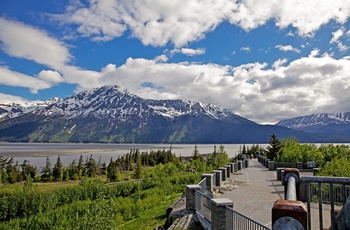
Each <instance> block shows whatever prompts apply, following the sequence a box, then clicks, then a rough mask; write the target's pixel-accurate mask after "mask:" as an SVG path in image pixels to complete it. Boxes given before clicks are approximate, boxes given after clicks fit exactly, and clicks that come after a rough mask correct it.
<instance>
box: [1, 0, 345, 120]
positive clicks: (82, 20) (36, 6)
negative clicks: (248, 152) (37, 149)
mask: <svg viewBox="0 0 350 230" xmlns="http://www.w3.org/2000/svg"><path fill="white" fill-rule="evenodd" d="M349 17H350V2H349V1H343V0H333V1H317V0H309V1H288V0H285V1H284V0H280V1H276V0H264V1H262V0H249V1H248V0H247V1H243V0H242V1H231V0H215V1H213V0H188V1H181V0H172V1H167V0H148V1H146V0H117V1H112V0H99V1H97V0H90V1H76V0H71V1H45V0H35V1H20V0H11V1H10V0H8V1H6V0H5V1H0V103H9V102H17V103H24V102H28V101H33V100H47V99H49V98H52V97H62V98H65V97H68V96H70V95H72V94H74V93H76V92H79V91H82V90H85V89H90V88H94V87H100V86H103V85H119V86H121V87H122V88H125V89H127V90H128V91H130V92H132V93H135V94H136V95H139V96H141V97H144V98H154V99H183V100H191V101H200V102H203V103H212V104H215V105H217V106H219V107H222V108H226V109H230V110H232V111H233V112H235V113H237V114H239V115H241V116H243V117H246V118H248V119H251V120H253V121H256V122H259V123H274V122H277V121H279V120H281V119H286V118H291V117H296V116H301V115H308V114H312V113H322V112H348V111H350V103H349V98H350V81H349V80H350V22H349Z"/></svg>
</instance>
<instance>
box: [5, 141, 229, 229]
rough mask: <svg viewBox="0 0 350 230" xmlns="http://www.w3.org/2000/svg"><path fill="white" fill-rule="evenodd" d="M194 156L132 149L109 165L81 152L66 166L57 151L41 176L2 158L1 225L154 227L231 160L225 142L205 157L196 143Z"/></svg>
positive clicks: (25, 165)
mask: <svg viewBox="0 0 350 230" xmlns="http://www.w3.org/2000/svg"><path fill="white" fill-rule="evenodd" d="M195 155H196V157H195V159H193V160H192V159H185V160H183V159H182V158H181V157H180V158H178V157H176V156H175V155H174V154H173V153H172V149H171V148H170V149H169V150H164V149H163V150H157V151H150V152H139V150H138V149H131V150H130V152H129V153H128V154H126V155H124V156H122V157H119V158H118V159H116V160H113V159H111V160H110V162H109V164H108V166H106V164H105V163H101V162H100V161H99V162H98V163H96V161H95V160H94V159H93V157H92V156H90V157H89V158H87V159H86V160H85V161H84V159H83V157H82V156H80V159H79V161H78V162H76V161H73V162H71V163H69V165H68V166H67V167H66V166H63V165H62V162H61V159H60V157H59V156H58V157H57V160H56V163H55V164H52V163H51V162H50V160H49V158H47V159H46V163H45V165H44V166H43V167H42V168H41V171H40V174H39V175H37V174H38V170H37V168H35V167H33V166H31V165H30V164H29V163H28V162H27V161H25V162H23V164H22V165H19V164H18V162H16V163H14V160H13V158H10V159H7V158H4V157H0V166H1V168H0V172H1V173H0V175H1V176H0V178H1V182H2V183H3V185H2V186H1V187H0V229H137V228H139V226H143V229H154V228H155V227H156V226H159V225H163V224H164V223H165V219H166V216H165V212H166V208H167V207H168V206H169V205H170V204H171V203H173V202H174V201H175V200H176V199H177V198H178V197H180V195H181V194H183V193H184V192H185V186H186V185H187V184H194V183H198V182H199V180H200V175H201V173H202V172H205V171H207V172H210V171H211V170H212V169H213V168H218V167H220V166H223V165H225V164H227V162H228V160H229V159H228V155H227V153H226V151H225V148H224V147H223V146H220V147H219V150H218V151H217V150H216V147H214V152H213V153H211V154H209V155H208V156H207V157H206V158H205V157H203V156H202V155H200V154H199V152H198V149H197V148H196V147H195ZM189 169H193V170H189ZM193 171H195V173H193ZM123 180H128V181H123Z"/></svg>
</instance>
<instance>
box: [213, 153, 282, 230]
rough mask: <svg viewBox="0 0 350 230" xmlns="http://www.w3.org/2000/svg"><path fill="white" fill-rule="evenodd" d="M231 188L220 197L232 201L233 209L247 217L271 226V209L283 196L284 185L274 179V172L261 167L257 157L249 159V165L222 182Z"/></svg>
mask: <svg viewBox="0 0 350 230" xmlns="http://www.w3.org/2000/svg"><path fill="white" fill-rule="evenodd" d="M224 183H225V184H226V185H233V188H234V189H233V190H232V189H230V190H231V191H230V190H227V191H223V194H220V193H219V194H220V195H219V197H220V198H228V199H230V200H232V201H233V202H234V209H235V210H236V211H238V212H240V213H242V214H243V215H246V216H248V217H249V218H251V219H253V220H255V221H257V222H259V223H261V224H263V225H265V226H267V227H269V228H272V225H271V212H272V211H271V210H272V207H273V204H274V202H275V201H276V200H278V199H283V198H284V186H283V185H282V184H281V182H280V181H277V180H276V172H275V171H269V170H268V169H267V168H265V167H263V166H262V165H261V164H260V163H259V162H258V160H257V159H251V160H250V161H249V167H248V168H244V169H242V170H241V171H239V172H238V173H235V174H233V175H232V174H231V177H230V178H228V180H227V181H225V182H224Z"/></svg>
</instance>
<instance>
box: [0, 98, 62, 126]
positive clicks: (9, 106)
mask: <svg viewBox="0 0 350 230" xmlns="http://www.w3.org/2000/svg"><path fill="white" fill-rule="evenodd" d="M60 100H62V99H60V98H52V99H49V100H46V101H35V102H25V103H22V104H20V103H1V101H0V121H4V120H7V119H11V118H15V117H19V116H22V115H24V114H27V113H31V112H33V111H36V110H38V109H41V108H45V107H47V106H49V105H51V104H53V103H56V102H58V101H60Z"/></svg>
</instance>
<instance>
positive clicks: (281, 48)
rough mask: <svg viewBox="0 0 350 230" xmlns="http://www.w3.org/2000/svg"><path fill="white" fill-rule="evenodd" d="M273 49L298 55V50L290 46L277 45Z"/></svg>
mask: <svg viewBox="0 0 350 230" xmlns="http://www.w3.org/2000/svg"><path fill="white" fill-rule="evenodd" d="M275 48H277V49H279V50H281V51H283V52H287V51H292V52H296V53H300V50H299V49H297V48H294V47H293V46H291V45H286V46H283V45H277V46H275Z"/></svg>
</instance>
